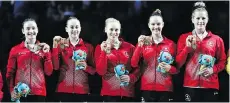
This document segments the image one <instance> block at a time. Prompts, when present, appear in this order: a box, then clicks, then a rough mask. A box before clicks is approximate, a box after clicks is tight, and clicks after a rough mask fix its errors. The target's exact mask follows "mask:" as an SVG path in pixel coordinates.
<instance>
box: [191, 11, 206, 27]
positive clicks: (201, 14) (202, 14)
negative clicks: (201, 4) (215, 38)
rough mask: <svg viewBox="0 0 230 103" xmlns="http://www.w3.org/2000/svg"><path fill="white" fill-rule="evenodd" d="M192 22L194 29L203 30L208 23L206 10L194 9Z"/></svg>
mask: <svg viewBox="0 0 230 103" xmlns="http://www.w3.org/2000/svg"><path fill="white" fill-rule="evenodd" d="M192 23H193V25H194V27H195V29H196V30H199V31H205V30H206V25H207V23H208V13H207V11H206V10H203V9H200V10H195V11H194V12H193V15H192Z"/></svg>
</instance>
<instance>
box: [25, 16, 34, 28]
mask: <svg viewBox="0 0 230 103" xmlns="http://www.w3.org/2000/svg"><path fill="white" fill-rule="evenodd" d="M28 21H34V22H35V23H36V21H35V19H33V18H27V19H25V20H24V21H23V22H22V28H23V27H24V24H25V23H26V22H28Z"/></svg>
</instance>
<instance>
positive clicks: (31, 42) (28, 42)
mask: <svg viewBox="0 0 230 103" xmlns="http://www.w3.org/2000/svg"><path fill="white" fill-rule="evenodd" d="M25 41H26V43H27V44H35V42H36V39H34V40H28V39H26V40H25Z"/></svg>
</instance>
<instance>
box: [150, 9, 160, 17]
mask: <svg viewBox="0 0 230 103" xmlns="http://www.w3.org/2000/svg"><path fill="white" fill-rule="evenodd" d="M151 16H160V17H162V15H161V10H160V9H156V10H155V11H154V12H153V13H152V15H151Z"/></svg>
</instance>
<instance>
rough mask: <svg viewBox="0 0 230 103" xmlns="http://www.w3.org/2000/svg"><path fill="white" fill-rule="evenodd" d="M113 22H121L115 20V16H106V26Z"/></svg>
mask: <svg viewBox="0 0 230 103" xmlns="http://www.w3.org/2000/svg"><path fill="white" fill-rule="evenodd" d="M113 22H115V23H118V24H119V25H120V26H121V23H120V21H119V20H117V19H115V18H107V19H106V20H105V27H107V25H108V24H109V23H113Z"/></svg>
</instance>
